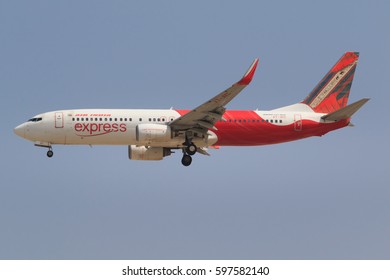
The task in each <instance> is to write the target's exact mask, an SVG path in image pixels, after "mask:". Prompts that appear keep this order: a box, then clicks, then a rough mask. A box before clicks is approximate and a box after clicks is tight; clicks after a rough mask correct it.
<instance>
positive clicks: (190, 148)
mask: <svg viewBox="0 0 390 280" xmlns="http://www.w3.org/2000/svg"><path fill="white" fill-rule="evenodd" d="M197 149H198V148H197V147H196V146H195V144H194V143H191V144H190V145H188V146H187V147H186V152H187V154H189V155H190V156H193V155H195V153H196V150H197Z"/></svg>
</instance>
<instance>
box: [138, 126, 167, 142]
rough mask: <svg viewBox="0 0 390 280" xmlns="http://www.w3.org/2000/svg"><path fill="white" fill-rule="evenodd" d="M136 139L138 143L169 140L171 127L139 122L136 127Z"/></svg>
mask: <svg viewBox="0 0 390 280" xmlns="http://www.w3.org/2000/svg"><path fill="white" fill-rule="evenodd" d="M136 139H137V141H138V142H140V143H150V142H164V141H169V140H170V139H172V133H171V127H169V126H167V125H165V124H155V123H145V124H139V125H137V128H136Z"/></svg>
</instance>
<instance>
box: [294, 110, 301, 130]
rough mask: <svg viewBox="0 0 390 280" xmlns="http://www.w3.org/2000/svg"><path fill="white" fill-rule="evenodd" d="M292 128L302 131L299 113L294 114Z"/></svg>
mask: <svg viewBox="0 0 390 280" xmlns="http://www.w3.org/2000/svg"><path fill="white" fill-rule="evenodd" d="M294 130H295V131H302V116H301V114H295V115H294Z"/></svg>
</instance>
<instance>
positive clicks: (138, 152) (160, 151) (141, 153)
mask: <svg viewBox="0 0 390 280" xmlns="http://www.w3.org/2000/svg"><path fill="white" fill-rule="evenodd" d="M170 155H171V150H170V149H168V148H163V147H150V148H148V147H145V146H135V145H131V146H129V159H132V160H162V159H163V157H166V156H170Z"/></svg>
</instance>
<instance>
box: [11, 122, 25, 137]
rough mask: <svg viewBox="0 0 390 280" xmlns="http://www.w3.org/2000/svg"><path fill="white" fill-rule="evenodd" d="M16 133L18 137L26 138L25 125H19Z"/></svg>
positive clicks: (15, 129)
mask: <svg viewBox="0 0 390 280" xmlns="http://www.w3.org/2000/svg"><path fill="white" fill-rule="evenodd" d="M14 132H15V134H16V135H18V136H20V137H22V138H24V135H25V127H24V125H23V124H21V125H18V126H17V127H15V128H14Z"/></svg>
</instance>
